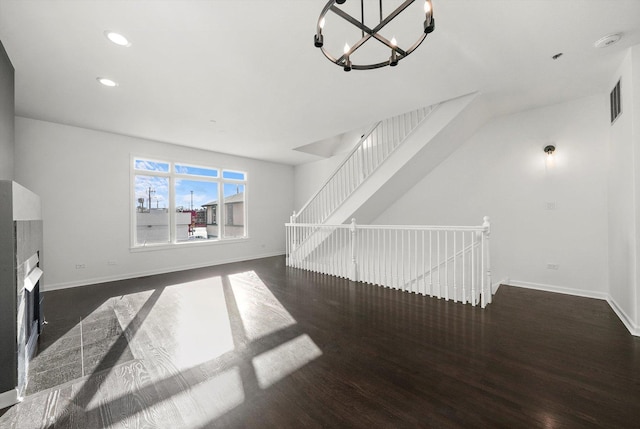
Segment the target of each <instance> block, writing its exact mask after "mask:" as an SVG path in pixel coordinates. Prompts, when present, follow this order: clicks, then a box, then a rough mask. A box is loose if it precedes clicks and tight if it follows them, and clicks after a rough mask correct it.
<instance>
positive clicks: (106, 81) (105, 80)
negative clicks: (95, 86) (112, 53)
mask: <svg viewBox="0 0 640 429" xmlns="http://www.w3.org/2000/svg"><path fill="white" fill-rule="evenodd" d="M96 80H97V81H98V82H100V83H101V84H102V85H104V86H110V87H114V86H118V83H117V82H115V81H113V80H111V79H109V78H106V77H97V78H96Z"/></svg>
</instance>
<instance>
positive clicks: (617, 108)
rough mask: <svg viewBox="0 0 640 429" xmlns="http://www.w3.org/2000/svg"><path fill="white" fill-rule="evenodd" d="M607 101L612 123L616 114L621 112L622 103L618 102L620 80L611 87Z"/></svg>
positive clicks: (616, 116) (618, 114)
mask: <svg viewBox="0 0 640 429" xmlns="http://www.w3.org/2000/svg"><path fill="white" fill-rule="evenodd" d="M609 102H610V104H611V123H612V124H613V123H614V122H615V121H616V119H617V118H618V116H620V114H621V113H622V104H621V102H620V81H619V80H618V83H616V86H614V87H613V90H612V91H611V94H610V95H609Z"/></svg>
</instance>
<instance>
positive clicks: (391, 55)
mask: <svg viewBox="0 0 640 429" xmlns="http://www.w3.org/2000/svg"><path fill="white" fill-rule="evenodd" d="M385 2H386V4H387V8H388V9H389V11H387V12H388V14H386V16H385V14H384V12H385V11H383V5H382V3H383V2H382V0H377V1H374V0H360V2H359V4H358V2H357V0H349V2H348V3H347V0H330V1H328V2H327V4H326V5H325V6H324V8H323V9H322V12H320V16H319V17H318V23H317V27H316V34H315V36H314V38H313V41H314V45H315V46H316V47H317V48H320V50H321V51H322V53H323V54H324V56H325V57H327V59H328V60H329V61H331V62H332V63H334V64H337V65H338V66H340V67H342V68H343V69H344V71H346V72H348V71H351V70H352V69H355V70H370V69H376V68H380V67H385V66H392V67H394V66H397V65H398V62H399V61H400V60H402V59H404V58H405V57H407V56H408V55H409V54H411V53H412V52H413V51H414V50H415V49H416V48H417V47H418V46H420V44H421V43H422V41H423V40H424V39H425V38H426V37H427V35H428V34H429V33H431V32H432V31H433V30H434V28H435V27H434V25H435V20H434V19H433V8H432V5H431V0H404V1H401V0H396V1H395V2H393V1H390V0H386V1H385ZM345 3H347V4H345ZM375 3H378V4H377V5H375ZM390 3H391V6H389V4H390ZM420 3H423V7H420ZM365 5H366V7H365ZM372 5H373V7H372ZM395 5H397V7H395V9H393V7H394V6H395ZM412 5H413V6H412ZM339 6H340V7H339ZM358 6H359V7H358ZM376 6H377V7H376ZM416 6H418V9H419V10H417V11H416ZM391 9H393V10H391ZM406 9H410V10H409V11H408V12H407V13H405V14H403V16H407V18H402V16H401V14H402V12H404V11H405V10H406ZM329 12H332V13H333V14H335V15H337V16H338V17H340V18H342V20H340V19H334V20H333V21H332V22H333V27H332V28H331V31H332V32H335V33H336V34H335V36H333V37H332V38H331V41H332V43H333V46H327V44H328V43H325V34H324V32H326V28H325V27H326V22H327V20H326V17H327V15H328V14H329ZM409 12H412V13H411V14H410V13H409ZM357 15H359V17H358V18H356V17H354V16H357ZM398 17H400V18H399V19H398V20H397V23H395V25H394V24H391V22H392V21H393V20H394V19H396V18H398ZM392 27H394V28H392ZM334 30H335V31H334ZM416 30H419V36H418V40H416V41H415V42H414V43H413V45H411V46H409V48H407V49H403V48H401V47H400V43H398V41H397V40H401V39H400V38H399V37H400V36H398V39H396V33H406V32H407V31H408V32H409V33H410V34H409V35H406V34H403V36H406V39H412V38H415V33H416ZM327 39H328V40H327V41H329V38H327ZM346 39H349V41H351V42H352V45H349V41H347V40H346ZM372 39H375V40H377V41H378V42H379V44H375V45H376V46H369V45H374V44H373V43H369V44H366V43H367V42H368V41H369V40H372ZM343 42H345V44H344V47H343V49H342V53H341V54H340V53H338V54H332V53H331V52H334V53H335V52H336V51H338V52H339V51H340V48H339V47H337V45H336V43H338V44H340V45H341V44H342V43H343ZM404 42H406V40H403V43H404ZM365 44H366V45H365ZM404 46H407V45H406V43H405V45H404ZM381 52H382V53H381ZM387 55H388V56H387Z"/></svg>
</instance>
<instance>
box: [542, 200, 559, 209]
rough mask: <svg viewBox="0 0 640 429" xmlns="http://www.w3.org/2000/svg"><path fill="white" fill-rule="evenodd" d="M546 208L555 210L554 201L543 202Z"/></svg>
mask: <svg viewBox="0 0 640 429" xmlns="http://www.w3.org/2000/svg"><path fill="white" fill-rule="evenodd" d="M545 207H546V209H547V210H555V209H556V208H557V206H556V202H555V201H547V203H546V204H545Z"/></svg>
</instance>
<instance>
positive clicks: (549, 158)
mask: <svg viewBox="0 0 640 429" xmlns="http://www.w3.org/2000/svg"><path fill="white" fill-rule="evenodd" d="M543 150H544V153H546V154H547V162H546V164H547V167H552V166H553V165H554V156H553V154H554V153H555V151H556V147H555V145H553V144H548V145H546V146H545V147H544V149H543Z"/></svg>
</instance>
